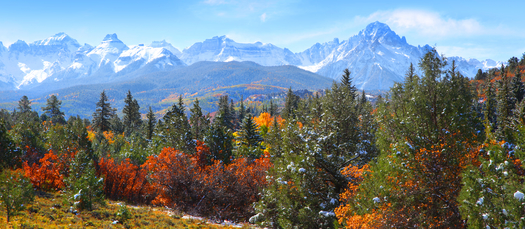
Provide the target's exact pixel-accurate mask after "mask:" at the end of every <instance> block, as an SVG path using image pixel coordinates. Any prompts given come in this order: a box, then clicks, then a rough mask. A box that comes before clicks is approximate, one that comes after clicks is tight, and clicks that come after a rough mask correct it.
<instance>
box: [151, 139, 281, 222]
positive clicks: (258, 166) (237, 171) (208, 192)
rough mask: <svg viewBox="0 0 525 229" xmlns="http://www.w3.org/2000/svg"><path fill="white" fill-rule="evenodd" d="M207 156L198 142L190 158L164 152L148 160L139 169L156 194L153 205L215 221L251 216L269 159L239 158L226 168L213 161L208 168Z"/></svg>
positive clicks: (164, 150)
mask: <svg viewBox="0 0 525 229" xmlns="http://www.w3.org/2000/svg"><path fill="white" fill-rule="evenodd" d="M209 154H210V153H209V148H208V147H207V146H205V145H204V144H203V143H201V142H198V143H197V153H196V154H193V155H188V154H185V153H181V152H179V151H177V150H174V149H173V148H164V149H163V150H162V152H161V153H160V154H159V155H158V156H150V157H149V158H148V160H147V161H146V162H145V163H144V165H142V167H143V168H145V169H147V170H148V174H149V178H150V179H151V185H152V187H153V188H154V189H155V190H156V193H157V196H156V198H155V199H154V200H153V201H152V203H153V204H157V205H166V206H170V207H175V206H176V207H177V208H179V209H181V210H183V211H185V212H189V213H194V214H198V215H203V216H207V217H211V218H215V219H218V220H222V219H234V220H236V219H245V218H247V217H249V216H251V215H252V214H253V207H252V204H253V202H255V201H257V200H258V199H259V196H258V193H259V191H260V189H261V188H262V187H264V186H265V185H266V179H265V176H266V170H268V168H269V167H270V166H272V164H271V163H270V159H269V156H268V155H265V156H263V157H261V158H259V159H256V160H254V161H251V160H249V159H247V158H238V159H235V160H233V161H232V162H231V163H230V164H228V165H225V164H223V163H222V162H221V161H218V160H213V159H212V160H211V165H208V164H207V163H205V162H206V161H207V160H208V159H207V158H208V157H207V155H209Z"/></svg>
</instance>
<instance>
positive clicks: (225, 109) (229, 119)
mask: <svg viewBox="0 0 525 229" xmlns="http://www.w3.org/2000/svg"><path fill="white" fill-rule="evenodd" d="M230 107H231V106H230V104H229V99H228V95H224V96H221V97H220V98H219V109H218V111H217V114H220V115H221V117H222V118H221V121H222V122H223V123H222V124H221V125H224V126H225V127H226V128H227V129H230V130H233V129H234V123H233V122H234V119H235V114H234V113H232V110H231V109H230Z"/></svg>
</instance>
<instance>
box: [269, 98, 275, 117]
mask: <svg viewBox="0 0 525 229" xmlns="http://www.w3.org/2000/svg"><path fill="white" fill-rule="evenodd" d="M275 115H277V105H275V104H274V103H273V100H270V116H275Z"/></svg>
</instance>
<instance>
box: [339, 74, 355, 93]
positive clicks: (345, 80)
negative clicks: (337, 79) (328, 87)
mask: <svg viewBox="0 0 525 229" xmlns="http://www.w3.org/2000/svg"><path fill="white" fill-rule="evenodd" d="M343 72H344V74H343V75H342V76H341V83H342V84H343V85H344V86H345V87H348V89H350V91H351V93H352V94H355V93H356V92H357V88H356V87H355V86H354V85H353V84H352V78H351V77H350V74H351V72H350V70H348V68H347V69H345V70H344V71H343Z"/></svg>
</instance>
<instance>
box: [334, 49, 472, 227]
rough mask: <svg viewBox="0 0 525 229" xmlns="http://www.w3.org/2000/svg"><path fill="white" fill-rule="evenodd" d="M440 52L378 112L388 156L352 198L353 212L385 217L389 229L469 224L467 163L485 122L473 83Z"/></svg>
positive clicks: (382, 147)
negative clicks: (465, 212)
mask: <svg viewBox="0 0 525 229" xmlns="http://www.w3.org/2000/svg"><path fill="white" fill-rule="evenodd" d="M446 66H447V62H446V59H445V58H444V57H441V56H439V55H438V54H437V51H435V50H432V51H430V52H429V53H427V54H425V56H424V57H423V58H422V60H421V61H420V64H419V67H420V69H421V72H423V75H422V76H421V78H420V77H416V76H414V77H413V78H412V79H410V78H409V77H407V78H406V79H405V81H404V82H403V83H400V84H396V85H395V86H394V87H393V88H392V89H391V97H390V101H389V102H388V103H386V102H383V103H380V104H379V108H378V110H377V116H376V117H377V118H378V120H377V121H378V124H379V127H378V131H377V132H376V133H377V138H378V140H377V146H378V148H379V149H380V152H381V153H380V155H379V157H378V158H377V159H376V161H377V162H376V163H373V164H372V165H371V172H370V173H368V174H366V175H365V179H364V180H363V182H361V183H360V184H359V190H358V192H357V193H356V194H355V198H352V199H351V200H350V201H348V202H346V203H345V204H346V205H347V206H350V209H352V210H350V211H349V212H345V213H344V214H348V215H350V216H352V215H356V216H365V215H370V214H380V215H381V216H382V222H383V223H385V224H386V225H384V226H385V227H393V228H414V227H416V228H429V227H435V228H461V227H464V221H463V219H462V218H461V215H460V213H459V206H460V203H458V202H457V197H458V195H459V192H460V190H461V172H462V167H464V166H466V165H467V164H468V163H469V160H470V158H471V157H472V156H473V155H474V154H475V151H476V150H477V145H478V144H479V140H480V138H479V137H480V136H479V135H478V134H477V133H478V131H480V129H481V128H480V125H479V124H478V123H479V120H478V119H477V116H476V114H474V112H473V109H472V100H473V95H472V94H471V91H470V87H469V81H468V79H467V78H465V77H463V76H461V74H459V73H458V72H457V71H456V70H455V64H454V63H453V64H452V68H451V69H450V70H449V71H446V70H445V67H446Z"/></svg>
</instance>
